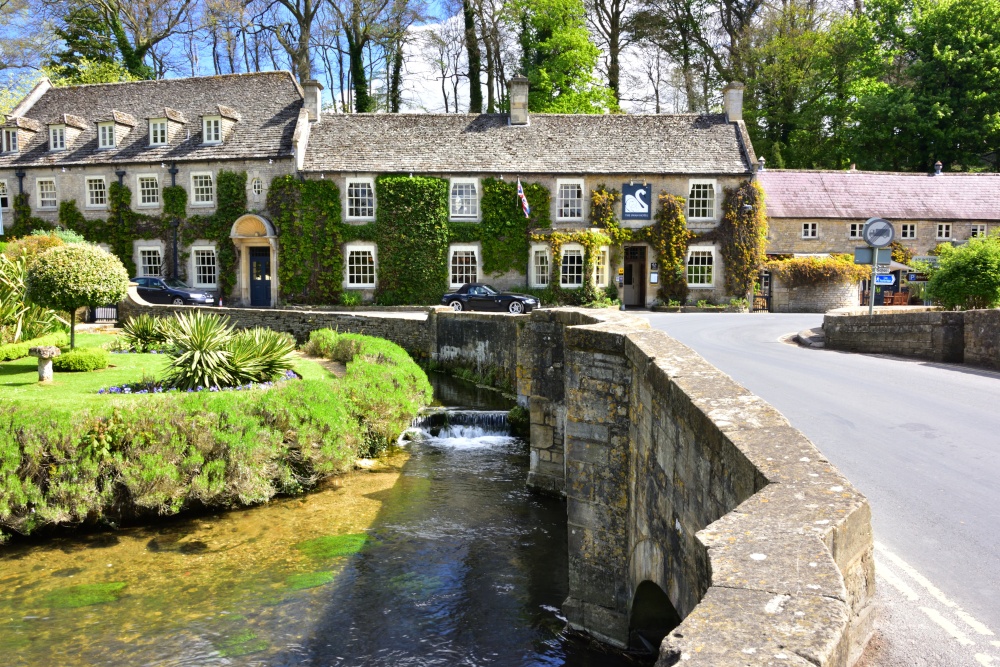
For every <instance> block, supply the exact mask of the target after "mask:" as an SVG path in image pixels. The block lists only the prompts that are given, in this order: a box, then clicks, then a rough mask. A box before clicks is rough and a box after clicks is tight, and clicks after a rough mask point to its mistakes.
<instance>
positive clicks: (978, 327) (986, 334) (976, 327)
mask: <svg viewBox="0 0 1000 667" xmlns="http://www.w3.org/2000/svg"><path fill="white" fill-rule="evenodd" d="M961 315H962V316H963V317H964V319H965V337H964V338H965V363H967V364H973V365H976V366H983V367H985V368H994V369H998V370H1000V310H997V309H993V310H968V311H966V312H964V313H961Z"/></svg>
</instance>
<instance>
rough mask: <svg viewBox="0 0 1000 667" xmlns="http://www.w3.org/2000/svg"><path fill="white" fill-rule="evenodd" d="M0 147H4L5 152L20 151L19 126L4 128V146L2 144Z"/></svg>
mask: <svg viewBox="0 0 1000 667" xmlns="http://www.w3.org/2000/svg"><path fill="white" fill-rule="evenodd" d="M0 149H3V152H4V153H17V152H18V141H17V128H9V129H4V131H3V146H0Z"/></svg>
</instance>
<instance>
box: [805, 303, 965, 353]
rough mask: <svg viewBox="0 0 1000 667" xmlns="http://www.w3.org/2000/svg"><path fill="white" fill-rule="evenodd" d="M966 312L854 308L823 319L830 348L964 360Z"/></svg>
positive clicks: (829, 314) (824, 330)
mask: <svg viewBox="0 0 1000 667" xmlns="http://www.w3.org/2000/svg"><path fill="white" fill-rule="evenodd" d="M970 312H974V311H970ZM967 314H968V313H960V312H944V311H926V310H921V311H917V312H914V311H909V310H908V311H906V312H901V311H899V310H893V311H889V310H888V309H879V312H877V313H876V314H875V315H874V316H873V317H871V318H869V317H868V313H867V312H863V313H862V312H859V311H857V310H852V311H849V312H847V313H828V314H827V315H826V316H825V317H824V318H823V332H824V334H825V335H826V347H827V348H829V349H831V350H845V351H848V352H866V353H870V354H894V355H899V356H903V357H914V358H917V359H928V360H931V361H947V362H958V363H961V362H962V361H963V359H964V358H965V348H966V343H967V341H966V338H967V337H966V333H965V315H967Z"/></svg>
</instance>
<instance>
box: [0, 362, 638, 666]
mask: <svg viewBox="0 0 1000 667" xmlns="http://www.w3.org/2000/svg"><path fill="white" fill-rule="evenodd" d="M434 379H435V391H436V395H437V396H438V397H439V400H441V401H442V402H444V403H446V404H451V405H454V404H460V405H462V406H464V408H465V409H463V410H455V409H450V410H447V413H448V422H449V423H450V426H447V427H443V428H442V427H441V426H439V425H438V424H440V415H439V416H438V417H432V418H428V419H425V420H424V427H423V428H421V429H415V430H414V431H412V432H411V435H412V437H413V439H412V440H411V441H410V442H408V443H407V444H406V446H405V447H403V448H402V450H401V451H400V452H399V453H397V454H395V455H393V456H390V457H388V458H387V459H386V460H385V461H384V462H383V463H381V464H380V465H379V466H378V467H377V468H376V469H374V470H372V471H363V472H356V473H352V474H349V475H345V476H342V477H340V478H337V479H335V480H332V481H331V482H329V483H327V484H326V485H324V486H323V487H322V488H321V489H319V490H317V491H315V492H312V493H310V494H307V495H305V496H300V497H295V498H284V499H279V500H275V501H272V502H271V503H268V504H267V505H265V506H262V507H256V508H252V509H248V510H240V511H231V512H224V513H219V514H212V515H202V516H197V517H193V518H190V517H189V518H182V519H172V520H166V521H164V522H162V523H160V524H158V525H157V526H156V527H132V528H123V529H119V530H117V531H100V532H87V533H82V532H73V531H64V532H62V533H60V534H59V536H57V537H51V536H50V537H47V538H39V539H37V540H20V541H15V542H14V543H12V544H9V545H7V546H4V547H0V656H2V658H0V662H2V664H3V665H5V666H9V667H14V666H22V665H24V666H29V665H30V666H32V667H34V666H42V665H45V666H48V665H60V666H67V667H71V666H76V665H129V666H133V665H317V666H318V665H323V666H331V667H333V666H340V665H343V666H353V665H387V666H388V665H420V666H424V665H427V666H430V665H512V666H513V665H518V666H520V665H553V666H554V665H573V666H585V665H586V666H590V665H594V666H597V665H601V666H604V665H607V666H610V667H615V666H617V665H623V666H624V665H635V664H642V663H640V662H637V661H636V660H635V659H633V658H632V657H631V656H627V655H623V654H620V653H618V652H615V651H612V650H609V649H607V648H605V647H602V646H601V645H600V644H597V643H595V642H592V641H590V640H588V639H586V638H583V637H581V636H579V635H576V634H572V633H566V632H564V620H563V618H562V616H561V614H560V612H559V606H560V604H561V603H562V601H563V599H565V597H566V591H567V564H566V518H565V517H566V513H565V504H564V503H563V502H562V501H560V500H558V499H553V498H547V497H544V496H540V495H537V494H534V493H532V492H530V491H528V490H527V489H526V488H525V484H524V480H525V478H526V475H527V465H528V448H527V444H526V443H525V442H524V441H522V440H519V439H516V438H512V437H510V436H509V435H508V434H507V432H506V423H505V418H504V417H503V412H501V410H504V411H505V410H506V409H507V408H508V407H509V404H507V403H506V401H503V400H502V399H498V397H497V395H496V394H495V393H494V392H483V391H479V390H476V389H475V388H474V387H471V386H470V385H467V384H465V383H461V382H460V381H449V380H446V379H443V378H441V377H440V376H437V375H436V374H435V378H434ZM470 409H471V410H470Z"/></svg>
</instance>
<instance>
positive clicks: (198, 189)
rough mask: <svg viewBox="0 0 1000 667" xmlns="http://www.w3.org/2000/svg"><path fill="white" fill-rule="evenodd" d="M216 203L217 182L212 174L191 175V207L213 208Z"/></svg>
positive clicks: (199, 173)
mask: <svg viewBox="0 0 1000 667" xmlns="http://www.w3.org/2000/svg"><path fill="white" fill-rule="evenodd" d="M214 203H215V181H214V180H213V178H212V172H209V171H203V172H196V173H193V174H191V205H192V206H211V205H212V204H214Z"/></svg>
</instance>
